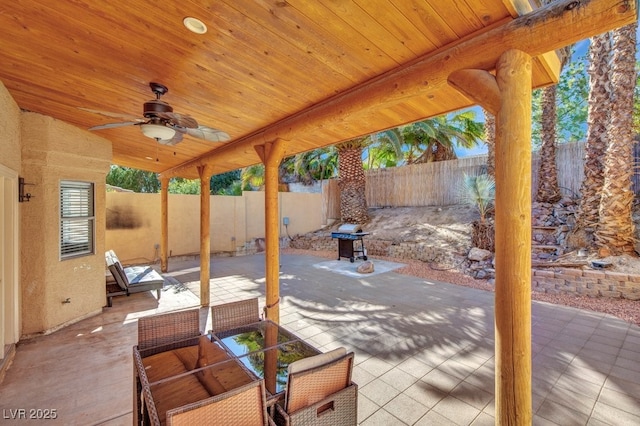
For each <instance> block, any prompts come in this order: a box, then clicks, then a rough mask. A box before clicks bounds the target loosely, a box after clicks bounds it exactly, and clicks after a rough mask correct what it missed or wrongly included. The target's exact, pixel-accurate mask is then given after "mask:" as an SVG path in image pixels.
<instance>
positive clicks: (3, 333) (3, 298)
mask: <svg viewBox="0 0 640 426" xmlns="http://www.w3.org/2000/svg"><path fill="white" fill-rule="evenodd" d="M19 231H20V228H19V220H18V173H17V172H15V171H13V170H11V169H9V168H7V167H5V166H3V165H1V164H0V359H2V358H3V357H4V355H5V354H4V347H5V345H10V344H13V343H17V342H18V339H19V338H20V287H19V262H18V260H19V259H18V254H19V250H18V248H19V245H18V241H19V238H20V232H19Z"/></svg>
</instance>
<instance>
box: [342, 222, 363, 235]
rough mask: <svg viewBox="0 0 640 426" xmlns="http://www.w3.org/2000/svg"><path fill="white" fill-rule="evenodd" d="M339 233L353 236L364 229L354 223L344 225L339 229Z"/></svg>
mask: <svg viewBox="0 0 640 426" xmlns="http://www.w3.org/2000/svg"><path fill="white" fill-rule="evenodd" d="M338 232H344V233H347V234H353V233H355V232H362V228H361V227H360V225H356V224H354V223H343V224H342V225H340V227H339V228H338Z"/></svg>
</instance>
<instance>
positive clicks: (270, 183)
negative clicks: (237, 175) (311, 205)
mask: <svg viewBox="0 0 640 426" xmlns="http://www.w3.org/2000/svg"><path fill="white" fill-rule="evenodd" d="M255 149H256V152H257V153H258V155H259V156H260V159H261V160H262V163H263V164H264V176H265V178H264V208H265V219H264V221H265V223H264V227H265V245H266V256H265V278H266V290H265V292H266V295H267V298H266V299H267V304H266V307H265V312H266V317H267V318H268V319H270V320H271V321H273V322H275V323H279V322H280V279H279V276H280V226H279V225H280V223H279V220H278V217H279V215H278V168H279V167H280V161H282V157H283V156H284V141H283V140H282V139H276V140H275V141H273V142H267V143H265V144H264V145H257V146H256V147H255Z"/></svg>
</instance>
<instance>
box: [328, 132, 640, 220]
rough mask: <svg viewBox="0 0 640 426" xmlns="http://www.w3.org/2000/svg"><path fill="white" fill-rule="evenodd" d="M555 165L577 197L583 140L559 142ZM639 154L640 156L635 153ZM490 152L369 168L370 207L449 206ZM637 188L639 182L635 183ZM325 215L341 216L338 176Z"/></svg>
mask: <svg viewBox="0 0 640 426" xmlns="http://www.w3.org/2000/svg"><path fill="white" fill-rule="evenodd" d="M556 154H557V157H556V165H557V168H558V184H559V186H560V189H561V191H562V193H563V195H568V196H572V197H577V196H578V194H579V193H580V185H581V183H582V177H583V175H584V143H583V142H575V143H567V144H562V145H559V146H558V149H557V152H556ZM636 158H637V157H636ZM539 162H540V160H539V158H538V154H537V153H534V154H533V158H532V165H531V170H532V197H533V196H535V193H536V191H537V188H538V165H539ZM486 164H487V156H486V155H479V156H474V157H466V158H461V159H458V160H451V161H440V162H436V163H427V164H413V165H409V166H402V167H393V168H384V169H375V170H368V171H366V172H365V175H366V178H367V189H366V197H367V204H368V206H369V207H405V206H446V205H452V204H459V203H461V195H460V194H461V185H462V179H463V176H464V174H465V173H466V174H468V175H472V176H476V175H478V174H482V173H485V172H486ZM635 187H636V188H638V186H637V185H635ZM322 193H323V199H324V203H323V204H324V208H325V212H323V213H324V214H326V216H325V217H327V218H329V219H331V218H339V217H340V198H339V197H340V193H339V190H338V187H337V181H336V180H329V181H325V182H324V183H323V185H322Z"/></svg>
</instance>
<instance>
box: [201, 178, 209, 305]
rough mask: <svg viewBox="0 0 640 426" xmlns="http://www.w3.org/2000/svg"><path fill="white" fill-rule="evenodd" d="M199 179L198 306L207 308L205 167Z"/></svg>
mask: <svg viewBox="0 0 640 426" xmlns="http://www.w3.org/2000/svg"><path fill="white" fill-rule="evenodd" d="M198 176H199V177H200V305H201V306H203V307H207V306H209V305H210V304H211V297H210V291H209V286H210V284H209V278H210V271H209V263H210V257H211V236H210V232H211V231H210V229H209V226H210V225H209V224H210V219H209V212H210V211H211V196H210V195H209V180H210V179H211V175H210V174H209V172H208V169H207V167H205V166H200V167H198Z"/></svg>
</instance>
